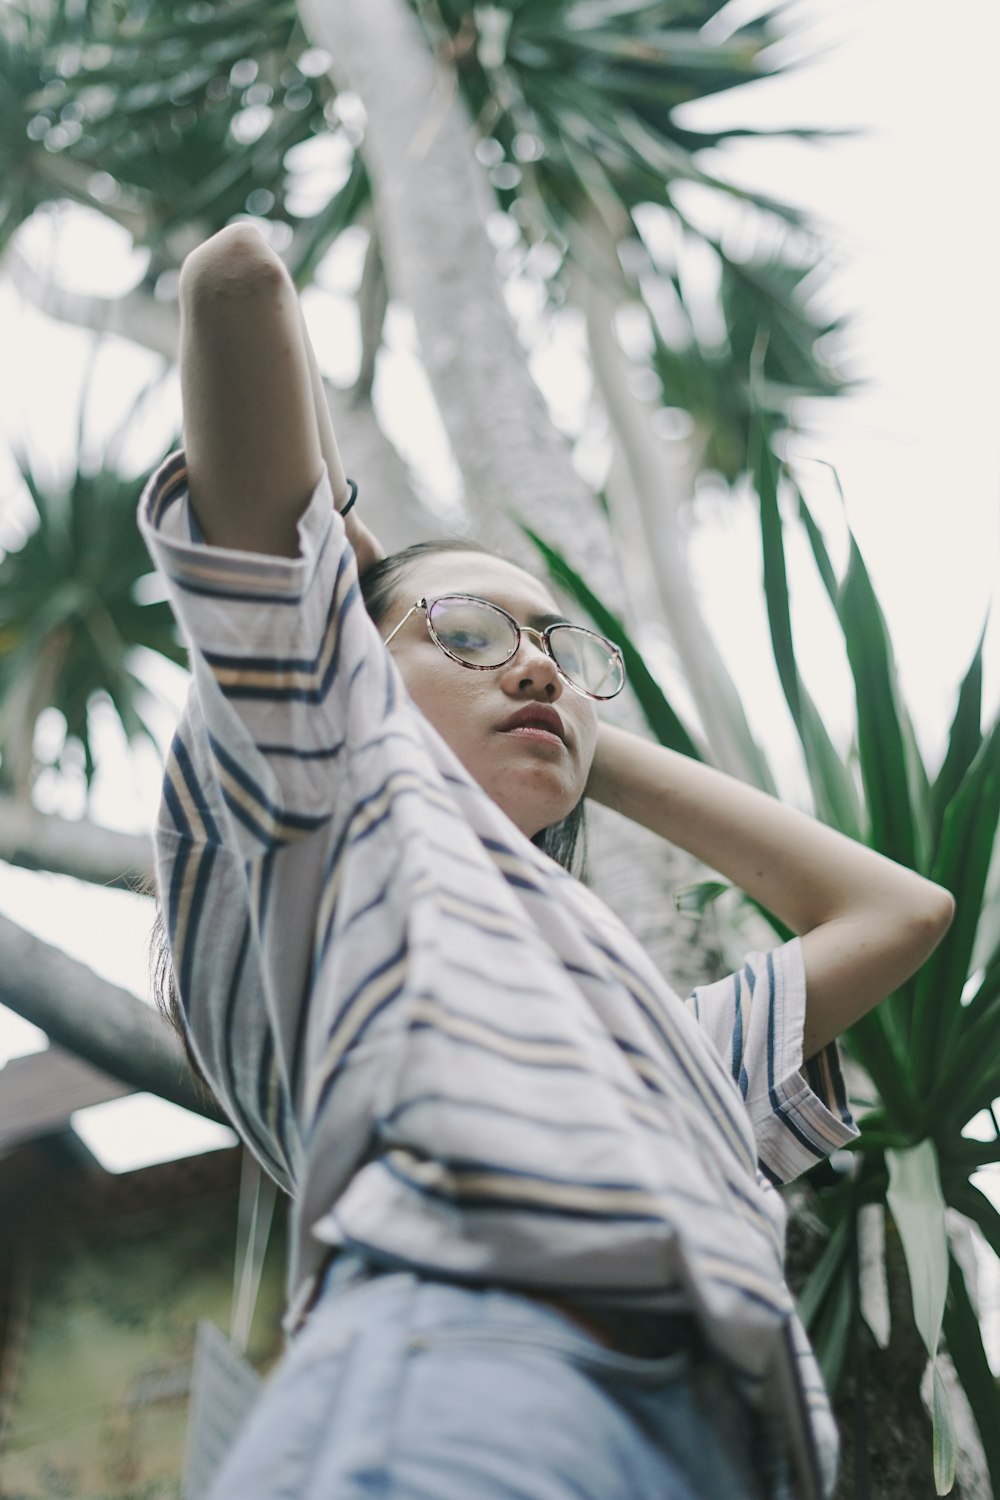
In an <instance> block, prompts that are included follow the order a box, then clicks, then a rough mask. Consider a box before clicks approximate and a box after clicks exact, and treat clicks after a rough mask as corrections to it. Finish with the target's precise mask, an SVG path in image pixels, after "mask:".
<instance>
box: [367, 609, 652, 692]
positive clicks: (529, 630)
mask: <svg viewBox="0 0 1000 1500" xmlns="http://www.w3.org/2000/svg"><path fill="white" fill-rule="evenodd" d="M442 599H469V600H471V602H472V603H473V604H485V605H486V607H487V608H488V609H495V610H496V612H497V614H501V615H503V616H504V618H505V619H507V620H509V621H510V623H511V624H512V625H513V627H514V629H515V631H516V632H517V639H516V641H515V642H514V649H513V650H512V651H511V653H510V655H509V656H505V657H504V659H503V661H498V662H494V663H493V664H492V665H483V664H481V663H479V662H474V661H465V660H463V658H462V657H461V656H456V655H455V653H454V651H449V650H448V647H447V646H446V645H445V644H444V642H443V641H442V640H440V639H439V637H438V634H437V632H436V631H435V629H434V626H433V623H432V622H431V617H430V610H431V605H433V604H440V602H441V600H442ZM418 609H419V610H422V611H423V616H424V623H425V624H426V626H427V631H428V634H429V635H430V638H431V640H432V641H433V642H434V644H435V646H437V648H438V650H439V651H441V652H443V653H444V655H445V656H447V657H448V658H449V659H450V660H451V661H455V662H458V665H459V666H460V667H468V668H469V670H470V672H499V670H500V668H501V667H505V666H506V665H507V663H508V662H510V661H513V660H514V657H515V656H516V655H517V653H518V652H519V651H520V649H521V637H522V635H533V636H534V637H535V639H536V640H538V641H539V642H540V643H541V647H542V650H543V651H544V652H545V655H546V656H547V657H548V658H549V660H550V661H551V663H552V665H553V666H554V667H555V669H556V671H557V672H558V674H559V677H560V679H561V680H562V681H563V682H565V684H566V686H567V687H570V688H572V689H573V691H574V693H579V694H580V696H581V697H582V698H590V699H592V700H593V701H594V702H596V703H610V702H611V699H612V698H617V697H618V694H619V693H620V692H621V691H622V689H623V688H624V686H625V683H626V681H627V680H628V679H627V674H626V671H625V658H624V656H623V655H622V653H621V651H620V650H619V648H618V647H617V646H616V645H615V643H614V641H609V640H608V638H607V636H606V635H601V633H600V632H599V631H597V630H590V629H589V628H588V627H587V626H586V625H574V624H573V622H572V620H556V621H554V622H553V624H551V625H546V626H545V629H544V630H536V629H535V628H534V626H532V625H521V624H519V623H518V621H517V620H515V619H514V616H513V615H512V614H510V612H509V611H508V610H506V609H504V607H503V605H501V604H494V603H493V600H492V599H481V598H480V597H479V595H478V594H437V595H436V596H435V597H434V598H433V599H428V598H427V596H426V595H424V596H422V597H421V598H420V599H418V600H417V601H416V603H415V604H413V605H411V607H410V608H409V609H408V610H407V612H406V614H405V615H404V616H403V618H402V619H401V620H400V622H399V624H398V625H397V626H396V627H395V629H393V630H392V631H390V633H389V634H388V635H387V636H386V638H385V645H387V646H388V644H389V642H390V641H391V640H392V638H393V636H394V635H397V634H398V633H399V631H401V630H402V628H403V626H404V625H405V624H406V622H407V620H408V619H409V618H410V616H411V615H412V614H413V612H414V610H418ZM567 626H568V627H569V628H570V629H572V630H582V631H584V633H585V634H586V635H592V636H594V637H595V639H597V640H599V641H603V642H604V643H605V645H606V646H608V648H609V649H610V651H611V652H612V654H613V656H614V658H615V659H616V660H617V662H618V664H619V666H620V667H621V672H622V681H621V687H618V688H616V689H615V691H614V692H613V693H610V694H608V695H607V696H606V697H602V696H601V695H600V694H599V693H592V692H590V691H589V689H587V688H583V687H580V686H579V684H578V683H575V682H574V681H573V679H572V678H571V677H570V676H569V674H568V673H567V672H566V671H565V669H564V668H563V667H561V666H560V665H559V663H558V662H557V661H556V658H555V654H554V653H553V650H552V646H551V643H550V641H549V636H550V635H551V633H552V631H553V630H565V629H566V628H567Z"/></svg>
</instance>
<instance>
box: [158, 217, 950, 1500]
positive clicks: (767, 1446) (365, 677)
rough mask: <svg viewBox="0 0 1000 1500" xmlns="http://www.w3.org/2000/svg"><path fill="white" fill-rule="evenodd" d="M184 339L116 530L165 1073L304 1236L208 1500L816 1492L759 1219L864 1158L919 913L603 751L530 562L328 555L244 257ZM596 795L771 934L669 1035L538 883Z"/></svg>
mask: <svg viewBox="0 0 1000 1500" xmlns="http://www.w3.org/2000/svg"><path fill="white" fill-rule="evenodd" d="M181 301H182V313H183V321H182V387H183V401H184V422H185V432H186V450H185V453H182V454H178V455H175V456H174V458H172V459H171V460H168V462H167V463H166V464H165V465H164V467H163V469H162V470H161V471H160V472H159V473H158V474H157V475H156V476H155V477H154V479H153V480H152V481H151V483H150V486H149V488H148V489H147V491H146V494H145V495H144V497H143V502H142V505H141V508H140V515H141V521H142V525H143V527H144V531H145V534H146V537H147V540H148V542H149V545H150V548H151V550H152V552H153V555H154V557H155V559H156V561H157V563H158V564H159V566H160V567H161V568H162V569H163V571H164V573H165V574H166V576H167V578H168V581H169V584H170V588H171V594H172V598H173V601H174V605H175V608H176V611H177V614H178V617H179V619H180V620H181V622H182V624H183V626H184V629H185V630H186V632H187V634H188V635H189V637H190V640H191V643H192V667H193V673H194V684H193V690H192V693H191V696H190V699H189V703H188V707H187V709H186V712H185V716H184V719H183V721H182V723H181V726H180V728H179V730H178V735H177V738H176V740H175V743H174V747H173V751H172V754H171V758H170V762H169V764H168V768H167V775H166V781H165V789H164V799H163V804H162V812H161V818H160V824H159V828H158V834H157V848H158V879H159V884H160V891H161V895H162V898H163V901H164V905H165V909H166V918H167V926H168V932H169V937H170V947H171V958H172V963H173V969H174V973H175V975H176V980H177V992H178V1006H179V1013H180V1022H181V1024H182V1026H183V1030H184V1035H185V1038H186V1041H187V1043H188V1045H189V1048H190V1051H191V1054H192V1057H193V1060H194V1061H195V1063H196V1065H197V1067H198V1068H199V1069H200V1071H201V1072H202V1073H203V1075H204V1076H205V1078H206V1079H207V1080H208V1082H209V1083H210V1085H211V1087H212V1089H213V1090H214V1092H215V1093H216V1094H217V1096H218V1098H219V1100H220V1102H221V1103H222V1105H223V1106H224V1108H225V1109H226V1111H227V1113H228V1114H229V1116H230V1117H231V1119H232V1121H233V1123H234V1125H235V1126H236V1128H237V1129H238V1130H239V1132H240V1134H241V1135H242V1137H243V1139H244V1140H245V1141H246V1143H247V1144H248V1146H249V1147H250V1148H251V1149H252V1150H253V1151H254V1152H255V1153H256V1154H257V1156H258V1157H259V1159H260V1160H261V1161H262V1162H263V1164H264V1165H265V1166H266V1167H267V1168H268V1170H269V1171H271V1172H272V1173H273V1175H274V1176H275V1178H276V1179H277V1180H278V1181H279V1182H280V1183H281V1184H282V1185H283V1186H284V1187H285V1188H286V1190H287V1191H288V1192H289V1193H290V1194H291V1195H292V1197H293V1200H294V1215H293V1247H292V1253H291V1258H290V1267H289V1301H290V1308H289V1314H288V1318H287V1320H286V1328H287V1330H288V1332H289V1334H290V1337H291V1346H290V1349H289V1350H288V1352H287V1353H286V1355H285V1358H284V1360H283V1362H282V1364H281V1366H280V1367H279V1369H278V1371H277V1372H276V1373H275V1375H274V1376H273V1377H272V1379H271V1381H270V1383H269V1386H268V1389H267V1391H266V1393H265V1396H264V1397H263V1399H262V1401H261V1404H260V1406H259V1407H258V1409H257V1410H255V1412H254V1413H253V1414H252V1416H251V1418H250V1420H249V1422H248V1424H247V1427H246V1429H245V1430H244V1432H243V1434H242V1436H241V1438H240V1440H239V1441H238V1442H237V1444H236V1448H235V1450H234V1452H233V1453H232V1454H231V1456H230V1458H229V1460H228V1461H227V1463H226V1464H225V1466H224V1468H223V1470H222V1472H221V1474H220V1475H219V1477H218V1479H217V1481H216V1483H215V1485H214V1487H213V1492H212V1496H213V1500H230V1497H232V1500H237V1497H238V1500H255V1497H262V1500H263V1497H271V1496H277V1495H279V1494H280V1495H282V1496H288V1497H299V1496H303V1497H304V1496H310V1497H312V1496H315V1497H320V1496H323V1497H327V1496H329V1497H334V1496H335V1497H336V1500H352V1497H354V1496H361V1495H368V1494H371V1493H378V1494H383V1495H386V1496H393V1497H396V1496H399V1497H407V1500H417V1497H419V1500H459V1497H461V1500H494V1497H500V1496H504V1497H513V1496H518V1497H531V1500H535V1497H538V1500H542V1497H549V1496H552V1497H555V1496H569V1495H574V1496H583V1497H587V1500H591V1497H592V1500H619V1497H620V1500H636V1497H639V1496H647V1495H648V1496H654V1495H655V1496H657V1497H660V1496H662V1497H668V1496H669V1497H671V1500H695V1497H700V1500H705V1497H708V1500H715V1497H720V1500H721V1497H725V1500H740V1497H748V1500H749V1497H753V1500H762V1497H764V1496H771V1495H778V1494H787V1493H795V1494H797V1495H801V1496H806V1497H811V1496H815V1495H819V1494H820V1493H822V1492H824V1491H826V1492H828V1491H829V1489H830V1487H831V1486H832V1480H833V1463H834V1449H835V1435H834V1433H833V1428H832V1423H831V1419H830V1414H829V1409H828V1407H827V1405H826V1400H825V1396H824V1394H823V1389H822V1382H821V1380H820V1378H819V1375H818V1372H817V1371H816V1368H815V1365H814V1363H813V1361H812V1358H811V1355H810V1353H809V1350H808V1346H807V1344H806V1341H805V1336H804V1334H803V1333H802V1330H801V1327H800V1325H799V1324H798V1322H797V1320H796V1319H795V1317H794V1313H793V1309H792V1305H791V1299H790V1297H789V1294H788V1292H787V1289H786V1288H785V1286H784V1282H783V1277H782V1236H783V1226H784V1214H783V1208H782V1204H781V1201H780V1198H779V1196H778V1194H777V1193H776V1192H775V1191H774V1188H773V1186H772V1184H774V1183H775V1182H779V1181H787V1180H789V1179H790V1178H792V1177H794V1176H795V1175H797V1173H799V1172H801V1171H803V1170H804V1169H805V1168H807V1167H808V1166H810V1165H811V1164H813V1163H814V1162H815V1161H816V1160H817V1159H818V1158H820V1157H822V1156H823V1155H826V1154H827V1153H829V1152H830V1151H831V1150H833V1149H835V1148H836V1147H837V1146H840V1145H842V1144H844V1143H845V1142H847V1141H849V1140H850V1139H852V1138H853V1136H854V1135H855V1134H856V1130H855V1128H854V1126H853V1124H852V1122H851V1119H850V1115H849V1113H848V1111H847V1108H846V1104H845V1102H844V1095H843V1088H842V1084H841V1079H840V1073H839V1067H838V1062H837V1055H836V1048H835V1045H834V1039H835V1038H836V1037H837V1036H838V1035H839V1034H840V1032H841V1031H843V1030H844V1028H845V1027H847V1026H849V1025H850V1024H851V1023H852V1022H853V1021H855V1020H856V1019H857V1018H858V1017H859V1016H861V1015H863V1014H864V1013H865V1012H866V1011H867V1010H869V1009H870V1008H871V1007H872V1006H873V1005H875V1004H877V1003H878V1001H879V1000H881V999H882V998H883V997H884V996H886V995H887V994H889V993H890V992H891V991H892V990H894V989H895V988H896V987H897V986H898V985H899V984H901V983H902V982H903V981H904V980H905V979H906V978H907V977H908V976H909V975H910V974H912V973H913V972H914V971H915V970H916V969H917V968H918V967H919V965H920V964H921V963H923V961H924V960H925V959H926V958H927V957H928V955H929V954H930V953H931V952H932V951H933V949H934V948H935V946H936V945H937V943H939V942H940V940H941V938H942V936H943V935H944V933H945V931H946V930H947V928H948V925H949V922H950V920H951V917H952V912H953V901H952V898H951V896H950V894H949V893H948V892H947V891H945V890H943V889H942V888H940V887H938V886H936V885H933V884H931V883H929V882H928V881H926V880H924V879H922V878H921V877H920V876H918V875H916V874H914V873H913V872H911V871H909V870H906V869H904V868H902V867H900V866H899V865H896V864H894V863H893V862H892V861H890V860H887V859H885V858H883V857H881V856H880V855H878V854H875V853H872V852H871V851H869V850H867V849H864V848H862V847H861V846H860V845H858V844H855V843H854V842H852V841H851V840H849V839H846V838H844V837H842V836H840V835H839V834H837V833H835V832H833V831H832V830H831V829H829V828H826V827H824V826H822V825H820V824H819V823H817V822H815V821H813V820H812V819H810V818H809V817H807V816H805V815H803V814H801V813H798V812H796V811H794V810H792V809H789V808H786V807H783V806H781V805H780V804H779V803H777V802H776V801H775V800H773V799H772V798H769V797H767V796H766V795H764V794H763V793H760V792H758V791H756V790H754V789H751V788H749V787H746V786H744V785H742V784H740V783H739V782H737V781H735V780H733V779H731V778H729V777H727V776H725V775H723V774H721V773H719V772H717V771H714V770H711V769H710V768H707V767H704V766H701V765H697V764H694V763H692V762H690V761H688V760H687V759H685V758H684V757H682V756H679V755H676V754H673V753H671V752H669V751H667V750H664V749H662V748H659V747H657V746H654V745H652V744H650V743H647V742H646V741H645V740H642V739H640V738H638V737H636V736H634V735H631V734H629V733H627V732H625V731H622V730H619V729H615V728H613V727H611V726H609V725H606V724H603V723H602V722H601V721H600V718H599V711H598V710H599V703H600V702H601V701H603V700H606V699H608V698H609V697H612V696H614V695H615V694H616V693H617V692H618V691H619V690H620V689H621V687H622V685H623V681H624V673H623V671H622V669H621V663H620V659H619V658H618V654H617V652H616V651H615V649H614V647H612V646H611V645H610V643H607V642H604V641H603V640H602V638H601V637H599V636H597V635H595V634H594V633H593V632H587V631H585V630H580V629H578V630H575V631H574V630H571V629H567V624H566V623H565V622H564V623H560V621H561V620H562V617H561V616H559V614H558V610H557V606H556V604H555V602H554V600H553V599H552V597H551V595H550V594H549V591H548V590H547V589H546V588H545V587H544V585H543V584H542V583H541V582H540V581H539V580H538V579H536V578H534V577H532V576H531V575H530V574H528V573H526V572H524V571H523V570H522V569H520V568H519V567H516V566H515V565H514V564H512V563H510V562H508V561H506V560H504V559H502V558H498V557H495V556H493V555H492V554H490V553H487V552H484V551H481V550H478V549H476V548H475V547H474V546H470V545H469V544H468V543H465V544H462V543H458V544H451V545H444V544H438V543H434V544H428V545H425V546H424V547H422V548H418V549H416V550H412V549H411V550H410V551H408V552H407V553H405V554H401V555H400V556H399V557H397V558H395V559H386V558H385V557H384V553H383V550H382V548H381V547H380V545H379V544H378V542H377V540H376V539H375V538H374V537H373V536H372V535H371V533H370V532H369V531H368V530H367V528H366V527H365V525H364V523H363V521H362V520H360V519H359V517H358V514H357V511H356V510H355V509H350V510H349V512H348V513H347V514H346V516H345V517H344V518H341V516H340V515H338V514H337V513H336V512H340V511H345V508H346V507H348V506H349V505H350V504H352V502H353V492H352V486H351V485H350V483H349V481H348V480H347V479H346V478H345V474H344V469H343V466H342V463H341V459H340V455H339V453H338V450H337V445H336V441H335V439H334V435H333V432H332V430H331V427H330V421H329V416H328V413H327V409H326V405H325V402H324V400H323V397H322V391H321V386H320V382H319V378H318V374H317V371H316V366H315V361H314V359H313V357H312V354H311V351H310V346H309V342H308V338H307V336H306V334H305V330H304V327H303V324H302V320H301V315H300V312H299V308H298V303H297V300H296V297H295V293H294V289H293V287H292V285H291V283H290V281H289V279H288V277H287V275H286V274H285V272H284V269H283V268H282V266H281V264H280V262H279V260H278V259H277V257H276V256H274V255H273V254H272V252H271V251H270V249H269V248H268V246H267V244H266V242H265V241H264V239H263V238H262V237H261V236H260V235H259V233H257V231H256V230H254V229H252V228H250V227H247V226H246V225H237V226H231V227H230V228H228V229H226V230H223V231H222V232H221V233H220V234H217V235H215V236H214V237H213V238H212V239H211V240H209V241H207V242H206V243H205V244H204V245H202V246H201V247H199V248H198V249H197V250H196V251H195V252H194V253H193V254H192V255H191V256H190V257H189V258H188V260H187V262H186V263H185V266H184V268H183V272H182V277H181ZM359 575H363V576H364V591H365V595H366V596H367V605H368V609H367V611H366V608H365V600H364V599H363V598H362V596H361V594H360V591H359V583H358V576H359ZM569 623H571V622H569ZM550 627H552V628H550ZM585 796H590V797H593V798H595V799H596V800H598V801H601V802H604V803H606V804H608V805H609V806H612V807H614V808H617V809H618V810H619V811H620V812H621V813H623V814H625V815H626V816H628V817H630V818H633V819H635V820H637V821H638V822H640V823H643V824H645V825H646V826H647V827H648V828H651V829H653V830H654V831H655V832H657V833H659V834H661V835H662V836H663V837H665V838H668V839H670V840H671V841H673V842H674V843H676V844H679V845H681V846H682V847H684V848H686V849H688V850H690V851H691V852H692V853H693V854H694V855H696V856H697V857H698V858H699V859H701V860H703V861H704V862H705V863H706V864H708V865H710V866H711V867H713V868H714V869H717V870H719V871H721V872H723V873H724V874H725V875H727V876H728V877H729V878H730V879H731V880H733V881H734V882H735V883H736V884H737V885H739V886H741V887H742V888H743V889H744V890H746V891H748V892H749V893H750V894H751V895H752V896H754V897H756V898H758V899H759V900H760V901H762V902H763V903H764V904H765V905H766V906H767V907H768V908H769V909H770V910H772V911H773V912H775V913H776V915H777V916H779V917H780V918H781V919H782V920H783V921H784V922H785V923H787V925H788V926H789V927H790V928H791V930H792V931H793V932H795V933H797V934H799V936H797V937H795V938H794V939H793V940H792V941H791V942H789V943H786V944H784V945H782V946H780V947H778V948H775V949H774V950H772V951H771V952H770V953H753V954H749V955H747V957H746V959H745V961H744V965H743V967H742V969H741V971H740V972H739V973H737V974H735V975H732V976H730V977H729V978H728V979H725V980H722V981H719V982H718V983H716V984H709V985H705V986H702V987H700V988H698V989H696V990H695V991H694V993H693V995H692V996H690V997H689V999H688V1001H687V1002H686V1003H682V1002H681V1000H680V999H679V997H678V996H677V995H675V994H674V993H673V991H671V990H670V988H669V987H668V986H667V985H666V984H665V983H664V981H663V979H662V978H661V976H660V975H659V974H658V972H657V971H656V969H655V968H654V966H653V965H652V964H651V963H650V961H649V960H648V959H647V958H646V956H645V955H644V953H643V951H642V949H641V948H640V947H639V946H638V944H637V943H636V941H635V939H634V938H633V937H632V936H631V934H630V933H629V932H628V931H627V929H626V928H625V927H624V926H623V924H622V923H621V922H619V921H618V919H617V918H616V917H614V916H613V914H612V913H611V912H610V911H608V909H607V908H606V907H605V906H604V905H603V903H601V902H600V901H599V900H598V899H597V898H596V897H595V896H594V895H593V894H592V893H590V892H589V891H588V890H587V889H586V887H585V886H583V885H582V884H581V883H580V882H579V881H578V880H577V879H575V878H574V876H573V875H572V874H571V873H570V871H569V868H568V866H569V864H570V857H569V853H568V844H571V843H572V841H573V834H574V829H575V828H577V827H578V825H579V820H580V817H581V815H582V802H583V799H584V797H585ZM546 849H548V850H550V851H551V852H552V853H554V854H555V855H556V856H557V858H556V859H554V858H552V857H550V854H549V853H547V852H546ZM559 859H561V860H562V863H560V862H559ZM564 865H565V866H567V867H566V868H564Z"/></svg>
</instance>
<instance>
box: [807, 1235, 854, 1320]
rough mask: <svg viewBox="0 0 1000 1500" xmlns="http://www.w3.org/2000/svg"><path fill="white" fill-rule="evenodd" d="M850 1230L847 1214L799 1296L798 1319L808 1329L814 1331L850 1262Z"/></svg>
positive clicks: (828, 1241) (828, 1242)
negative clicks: (830, 1295) (834, 1288)
mask: <svg viewBox="0 0 1000 1500" xmlns="http://www.w3.org/2000/svg"><path fill="white" fill-rule="evenodd" d="M848 1227H849V1226H848V1219H847V1215H846V1214H844V1215H842V1216H841V1217H840V1218H839V1219H838V1220H837V1222H836V1224H835V1225H834V1227H833V1231H832V1233H831V1235H830V1238H829V1239H828V1240H827V1242H826V1245H825V1246H824V1247H823V1252H822V1254H821V1255H820V1257H819V1260H818V1261H817V1262H816V1264H815V1265H814V1266H813V1268H812V1270H811V1271H810V1273H809V1275H808V1277H807V1278H806V1281H805V1284H804V1285H803V1287H802V1290H801V1292H800V1293H799V1295H798V1298H797V1303H798V1313H799V1317H800V1318H801V1319H802V1324H803V1327H804V1328H806V1329H807V1330H810V1331H811V1330H812V1327H813V1325H814V1324H815V1322H816V1318H817V1316H818V1315H819V1310H820V1308H821V1307H822V1306H823V1303H824V1302H825V1301H826V1298H827V1296H828V1294H829V1292H830V1289H831V1287H832V1286H833V1284H834V1282H835V1280H836V1278H837V1277H838V1275H839V1274H840V1273H841V1272H842V1271H843V1269H844V1267H845V1266H846V1265H847V1263H848V1249H849V1246H848Z"/></svg>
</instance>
